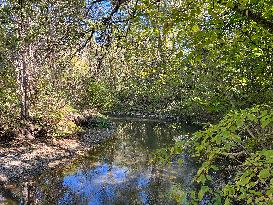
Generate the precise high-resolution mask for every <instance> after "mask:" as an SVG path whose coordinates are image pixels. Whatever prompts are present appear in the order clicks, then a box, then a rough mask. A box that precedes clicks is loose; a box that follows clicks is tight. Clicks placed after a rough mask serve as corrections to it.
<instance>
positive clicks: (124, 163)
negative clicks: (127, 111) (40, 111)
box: [0, 118, 196, 205]
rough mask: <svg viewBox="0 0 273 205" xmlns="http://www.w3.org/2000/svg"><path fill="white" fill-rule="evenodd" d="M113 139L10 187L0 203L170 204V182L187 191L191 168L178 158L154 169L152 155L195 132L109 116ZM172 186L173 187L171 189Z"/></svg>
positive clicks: (183, 127)
mask: <svg viewBox="0 0 273 205" xmlns="http://www.w3.org/2000/svg"><path fill="white" fill-rule="evenodd" d="M112 120H113V121H114V122H115V123H116V127H117V128H116V132H115V134H114V137H113V139H111V140H110V141H107V142H105V143H102V144H100V145H99V146H97V147H96V148H95V149H93V150H92V151H90V153H88V155H87V156H86V157H84V158H81V159H78V160H76V161H74V162H73V163H71V164H69V165H68V166H66V167H64V168H61V169H57V170H53V171H50V172H48V171H47V172H45V173H44V174H42V175H41V176H40V177H38V178H35V179H33V180H32V181H29V182H26V183H24V184H17V185H14V187H15V188H12V187H11V189H10V192H9V193H5V197H3V196H1V195H0V204H5V205H13V204H14V205H15V204H16V205H17V204H21V205H23V204H48V205H53V204H60V205H63V204H67V205H70V204H77V205H81V204H82V205H108V204H109V205H110V204H117V205H118V204H120V205H122V204H128V205H133V204H175V202H174V201H173V200H172V199H171V198H170V197H169V195H170V192H171V190H173V187H174V185H175V184H179V186H180V187H181V189H182V190H183V189H189V187H190V182H191V179H192V175H193V172H194V170H195V165H194V164H193V163H192V162H191V160H188V159H187V157H185V156H184V157H183V156H181V157H182V158H183V159H184V162H183V164H182V165H178V164H176V163H174V165H173V166H166V167H158V166H155V165H152V164H150V163H149V161H150V159H151V158H152V153H153V152H155V151H156V150H157V149H159V148H163V147H166V146H170V145H172V144H174V143H175V141H176V140H178V139H179V138H181V137H186V136H188V135H190V134H191V133H193V132H194V131H195V130H196V128H195V127H192V126H187V125H182V126H181V125H180V126H177V124H174V123H170V122H163V121H153V120H145V119H134V118H113V119H112ZM176 186H177V185H176Z"/></svg>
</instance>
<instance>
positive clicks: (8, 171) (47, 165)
mask: <svg viewBox="0 0 273 205" xmlns="http://www.w3.org/2000/svg"><path fill="white" fill-rule="evenodd" d="M113 131H114V126H113V127H111V128H103V129H102V128H93V129H89V130H88V131H86V132H85V133H84V134H80V135H76V136H71V137H66V138H51V139H32V140H30V139H27V140H26V139H25V140H22V139H15V140H14V141H13V142H11V143H9V144H6V145H1V144H0V184H2V185H5V184H9V183H14V182H17V183H18V182H22V181H27V180H28V179H31V178H33V177H34V176H38V175H40V174H41V172H43V171H44V170H49V169H53V168H56V167H57V166H62V165H65V164H67V163H69V162H71V161H73V159H76V158H77V157H79V156H83V155H85V154H86V153H87V152H88V150H90V149H92V147H94V146H96V145H97V144H98V143H101V142H103V141H105V140H107V139H110V138H111V137H112V135H113Z"/></svg>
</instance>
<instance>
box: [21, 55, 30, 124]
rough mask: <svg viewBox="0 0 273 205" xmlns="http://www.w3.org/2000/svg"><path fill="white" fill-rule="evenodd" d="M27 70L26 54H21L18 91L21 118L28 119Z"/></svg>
mask: <svg viewBox="0 0 273 205" xmlns="http://www.w3.org/2000/svg"><path fill="white" fill-rule="evenodd" d="M28 87H29V86H28V69H27V57H26V52H25V51H23V52H22V53H21V60H20V89H21V118H22V119H28V118H29V99H28Z"/></svg>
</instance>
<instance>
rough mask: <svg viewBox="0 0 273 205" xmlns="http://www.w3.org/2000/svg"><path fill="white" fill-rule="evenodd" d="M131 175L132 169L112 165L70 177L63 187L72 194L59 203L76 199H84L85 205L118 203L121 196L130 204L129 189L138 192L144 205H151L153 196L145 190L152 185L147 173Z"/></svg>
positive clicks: (105, 165)
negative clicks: (130, 170) (150, 196)
mask: <svg viewBox="0 0 273 205" xmlns="http://www.w3.org/2000/svg"><path fill="white" fill-rule="evenodd" d="M128 175H129V170H128V168H126V167H118V166H109V165H108V164H102V165H100V166H96V167H95V168H94V169H90V170H87V171H78V172H77V173H75V174H73V175H68V176H66V177H64V179H63V186H64V187H67V188H68V189H69V190H70V192H67V193H66V194H65V195H64V196H63V198H62V199H61V200H60V201H59V202H60V203H59V204H67V203H69V202H71V201H73V200H72V199H73V198H74V199H75V197H76V198H78V199H80V201H81V203H84V201H85V200H86V204H90V205H97V204H98V205H99V204H105V203H106V202H108V203H110V202H114V201H118V199H117V197H121V196H122V197H123V202H124V201H126V200H124V198H126V197H130V195H129V194H126V191H127V192H128V191H129V190H130V191H129V192H131V191H133V190H135V192H137V195H138V198H139V200H140V201H141V202H142V203H143V204H148V202H149V194H148V193H147V192H146V191H145V188H147V187H148V186H149V183H150V177H148V176H147V175H145V174H137V175H136V176H128ZM132 189H133V190H132ZM120 194H122V195H120ZM128 200H129V199H128Z"/></svg>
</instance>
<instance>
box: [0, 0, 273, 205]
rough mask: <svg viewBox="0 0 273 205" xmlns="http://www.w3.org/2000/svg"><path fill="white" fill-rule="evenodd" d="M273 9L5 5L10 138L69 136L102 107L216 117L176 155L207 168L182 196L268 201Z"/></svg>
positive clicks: (2, 128) (199, 0)
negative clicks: (85, 115)
mask: <svg viewBox="0 0 273 205" xmlns="http://www.w3.org/2000/svg"><path fill="white" fill-rule="evenodd" d="M272 5H273V2H272V0H240V1H232V0H223V1H213V0H211V1H207V0H183V1H175V0H157V1H152V0H151V1H150V0H130V1H129V0H94V1H83V0H76V1H59V0H50V1H44V0H39V1H22V0H21V1H13V0H10V1H8V0H7V1H1V2H0V6H1V7H0V22H1V24H0V86H1V90H0V112H1V114H0V137H1V138H6V137H7V134H10V133H11V132H12V133H15V134H17V135H23V136H28V135H34V136H35V135H37V136H38V135H39V134H41V133H45V132H46V133H47V134H48V135H50V136H62V135H67V134H71V133H74V132H76V131H78V130H79V129H80V128H79V127H78V126H77V124H76V122H75V118H76V117H77V116H79V115H81V112H83V111H84V110H87V109H93V108H97V109H99V110H101V111H123V112H130V111H138V112H149V113H159V114H165V115H176V116H180V117H181V118H182V119H186V120H187V121H191V122H199V123H204V122H206V123H208V125H207V127H205V128H204V130H203V131H200V132H197V133H195V134H194V135H193V137H192V138H191V139H189V140H188V141H187V142H183V143H182V142H181V143H180V142H179V143H177V145H176V146H175V147H174V148H172V149H170V150H169V151H170V153H169V154H170V155H169V156H168V157H167V158H168V159H170V156H172V155H173V154H175V155H176V154H179V153H181V152H185V151H187V152H189V154H190V155H191V156H192V157H193V158H195V159H196V160H198V161H199V162H200V168H199V170H198V171H197V173H196V177H195V179H194V183H195V185H196V186H195V187H194V191H193V192H192V193H183V194H180V197H177V200H178V201H180V202H181V203H193V204H194V203H198V202H200V201H202V200H203V202H204V200H207V201H210V202H211V203H215V204H222V203H225V204H246V203H248V204H270V203H272V201H273V197H272V195H273V181H272V180H273V179H272V176H273V173H272V168H273V167H272V166H273V161H272V157H273V151H272V150H273V148H272V146H273V144H272V122H273V117H272V116H273V113H272V101H273V90H272V86H273V85H272V83H273V70H272V66H273V62H272V61H273V58H272V52H273V6H272ZM209 123H213V124H214V125H209ZM42 131H43V132H42ZM216 179H217V180H216ZM186 201H187V202H186Z"/></svg>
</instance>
